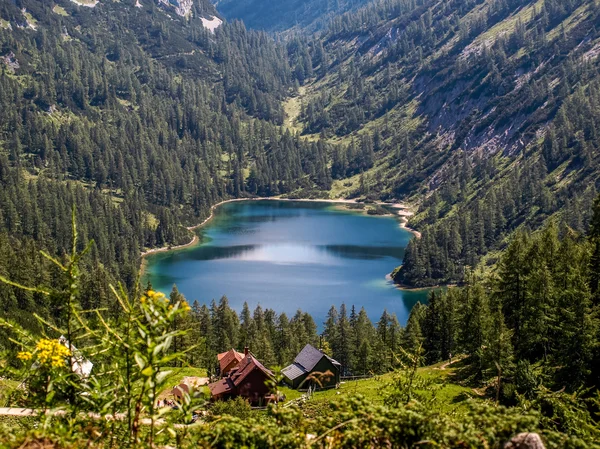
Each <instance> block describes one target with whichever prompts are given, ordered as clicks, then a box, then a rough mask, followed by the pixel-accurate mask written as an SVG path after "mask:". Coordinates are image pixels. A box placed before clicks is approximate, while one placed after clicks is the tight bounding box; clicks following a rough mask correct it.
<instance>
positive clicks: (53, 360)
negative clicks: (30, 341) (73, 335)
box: [35, 338, 71, 368]
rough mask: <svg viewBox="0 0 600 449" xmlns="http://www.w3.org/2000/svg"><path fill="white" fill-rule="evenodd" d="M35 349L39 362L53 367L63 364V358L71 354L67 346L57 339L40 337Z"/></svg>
mask: <svg viewBox="0 0 600 449" xmlns="http://www.w3.org/2000/svg"><path fill="white" fill-rule="evenodd" d="M35 349H36V353H37V357H38V360H39V361H40V363H41V364H42V365H49V366H51V367H53V368H59V367H61V366H65V358H67V357H69V356H70V355H71V351H69V348H67V347H66V346H64V345H62V344H61V343H60V342H59V341H58V340H48V339H46V338H42V339H41V340H40V341H38V343H37V345H36V347H35Z"/></svg>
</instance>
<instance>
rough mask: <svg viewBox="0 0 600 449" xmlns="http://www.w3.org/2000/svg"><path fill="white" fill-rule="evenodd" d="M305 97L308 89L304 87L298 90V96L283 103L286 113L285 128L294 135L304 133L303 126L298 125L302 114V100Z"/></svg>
mask: <svg viewBox="0 0 600 449" xmlns="http://www.w3.org/2000/svg"><path fill="white" fill-rule="evenodd" d="M305 95H306V87H305V86H302V87H300V89H299V90H298V95H296V96H295V97H290V98H288V99H287V100H286V101H285V102H284V103H283V110H284V112H285V120H284V122H283V126H284V127H285V128H287V129H289V130H290V131H292V132H294V133H296V132H298V133H301V132H302V126H301V125H300V124H299V123H298V117H300V112H301V110H302V99H303V97H304V96H305Z"/></svg>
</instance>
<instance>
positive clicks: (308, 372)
mask: <svg viewBox="0 0 600 449" xmlns="http://www.w3.org/2000/svg"><path fill="white" fill-rule="evenodd" d="M341 367H342V366H341V365H340V363H339V362H337V361H335V360H333V359H332V358H331V357H329V356H328V355H327V354H325V353H323V352H322V351H320V350H318V349H317V348H315V347H314V346H311V345H306V346H305V347H304V348H303V349H302V351H300V354H298V356H297V357H296V358H295V359H294V363H292V364H291V365H289V366H287V367H285V368H284V369H283V370H282V371H281V374H283V376H284V382H285V383H287V384H288V385H290V386H291V387H292V388H308V387H309V386H313V387H316V388H329V387H334V386H336V385H337V384H338V383H339V382H340V371H341ZM327 372H329V373H330V375H325V373H327Z"/></svg>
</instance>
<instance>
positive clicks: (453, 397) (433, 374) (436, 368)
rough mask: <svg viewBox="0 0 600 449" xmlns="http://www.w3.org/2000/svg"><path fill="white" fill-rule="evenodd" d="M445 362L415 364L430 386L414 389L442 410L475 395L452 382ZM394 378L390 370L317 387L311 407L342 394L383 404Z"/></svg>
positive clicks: (454, 408)
mask: <svg viewBox="0 0 600 449" xmlns="http://www.w3.org/2000/svg"><path fill="white" fill-rule="evenodd" d="M444 365H445V364H442V363H440V364H437V365H432V366H427V367H423V368H419V370H418V373H419V375H420V376H421V377H422V378H423V379H424V380H427V381H429V382H430V383H431V387H430V388H428V389H427V390H425V391H417V392H418V393H419V394H421V395H422V396H424V397H425V398H426V399H427V400H433V399H435V406H436V408H437V409H438V410H441V411H444V412H452V411H460V410H461V408H462V407H464V405H465V403H466V401H467V400H468V399H469V398H473V397H475V398H476V397H477V395H476V394H475V393H474V392H473V390H472V389H471V388H468V387H465V386H462V385H459V384H457V383H453V381H452V378H453V376H454V375H455V374H456V368H453V367H446V366H444ZM393 380H394V375H393V374H384V375H381V376H375V377H372V378H370V379H361V380H355V381H350V382H343V383H342V384H341V385H340V387H339V388H338V389H331V390H326V391H317V392H316V393H315V394H314V395H313V397H312V399H311V401H310V402H309V404H310V406H311V407H314V406H317V407H318V406H323V405H325V404H326V403H328V402H331V401H337V400H340V399H342V398H350V397H353V396H357V395H361V396H363V397H364V398H366V399H367V400H368V401H369V402H371V403H373V404H380V405H381V404H383V400H384V397H385V395H386V390H387V389H389V386H390V384H391V383H392V382H393ZM280 391H281V392H283V393H285V394H286V397H287V400H293V399H296V398H298V397H300V396H301V393H299V392H298V391H295V390H291V389H289V388H287V387H282V388H280Z"/></svg>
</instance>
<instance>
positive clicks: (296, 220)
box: [145, 200, 427, 328]
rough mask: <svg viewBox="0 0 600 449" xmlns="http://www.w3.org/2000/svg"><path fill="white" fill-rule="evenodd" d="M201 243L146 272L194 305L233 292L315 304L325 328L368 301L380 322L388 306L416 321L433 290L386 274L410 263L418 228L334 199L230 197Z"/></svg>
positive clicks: (286, 305) (267, 303)
mask: <svg viewBox="0 0 600 449" xmlns="http://www.w3.org/2000/svg"><path fill="white" fill-rule="evenodd" d="M198 234H199V236H200V239H201V242H202V243H201V244H198V245H196V246H193V247H190V248H185V249H181V250H177V251H171V252H165V253H158V254H155V255H152V256H150V257H148V264H147V268H146V273H145V276H146V278H147V279H150V280H151V282H152V284H153V287H154V288H155V289H156V290H160V291H163V292H164V293H166V294H168V293H169V292H170V291H171V288H172V287H173V285H174V284H176V285H177V288H178V289H179V291H180V292H181V293H183V294H184V295H185V297H186V298H187V299H188V301H189V302H190V303H191V302H193V301H194V300H198V301H199V302H200V303H201V304H204V303H205V304H208V303H210V301H211V300H212V299H215V300H217V301H218V300H219V299H220V298H221V296H223V295H225V296H227V297H228V298H229V301H230V305H231V306H232V307H233V308H234V309H235V310H237V311H238V312H239V311H240V310H241V309H242V305H243V303H244V301H246V302H248V305H249V306H250V308H251V309H253V308H254V307H255V306H256V305H257V304H260V305H261V306H262V307H263V308H272V309H274V310H275V311H276V312H278V313H281V312H285V313H286V314H288V316H291V315H293V314H294V313H295V312H296V310H298V309H301V310H303V311H305V312H309V313H310V314H311V315H312V316H313V317H314V319H315V321H316V323H317V325H318V326H319V327H320V328H321V327H322V324H323V321H324V320H325V317H326V314H327V311H328V310H329V308H330V307H331V306H332V305H335V306H336V307H337V308H338V309H339V306H340V305H341V304H342V303H345V304H346V305H347V307H348V310H350V307H351V305H355V306H356V307H357V310H358V309H360V307H362V306H364V307H365V309H366V311H367V313H368V315H369V317H370V318H371V320H372V321H374V322H376V321H377V320H378V319H379V317H380V316H381V314H382V312H383V310H384V309H386V310H387V311H388V312H392V313H396V315H397V316H398V320H399V321H400V323H401V324H404V323H406V320H407V318H408V314H409V313H410V310H411V308H412V307H413V306H414V305H415V304H416V303H417V301H421V302H425V301H426V299H427V292H426V291H401V290H398V289H397V288H395V286H394V285H393V284H392V282H390V281H388V280H386V274H388V273H390V272H391V271H392V270H393V269H394V268H395V267H397V266H398V265H400V264H401V263H402V259H403V257H404V248H405V247H406V245H407V244H408V242H409V240H410V239H411V238H412V237H413V236H412V234H411V233H410V232H408V231H406V230H404V229H402V228H401V227H400V225H399V221H398V220H397V219H396V218H394V217H377V216H368V215H366V214H362V213H359V212H351V211H343V210H342V211H341V210H339V209H338V208H336V206H334V205H332V204H330V203H314V202H291V201H269V200H265V201H241V202H232V203H225V204H223V205H221V206H219V207H218V208H217V209H216V211H215V216H214V218H213V219H212V220H211V221H210V222H208V223H207V224H206V225H205V226H204V227H202V228H201V229H199V230H198Z"/></svg>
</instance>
